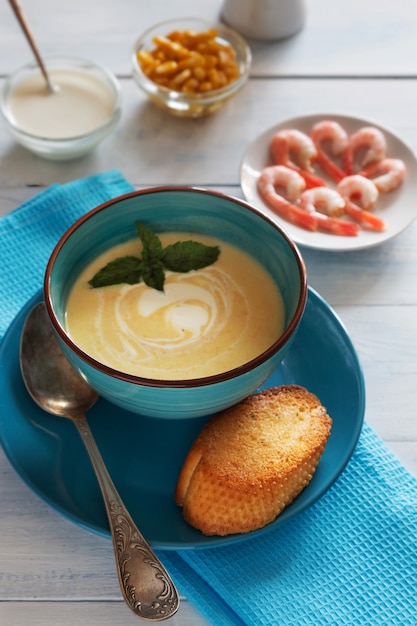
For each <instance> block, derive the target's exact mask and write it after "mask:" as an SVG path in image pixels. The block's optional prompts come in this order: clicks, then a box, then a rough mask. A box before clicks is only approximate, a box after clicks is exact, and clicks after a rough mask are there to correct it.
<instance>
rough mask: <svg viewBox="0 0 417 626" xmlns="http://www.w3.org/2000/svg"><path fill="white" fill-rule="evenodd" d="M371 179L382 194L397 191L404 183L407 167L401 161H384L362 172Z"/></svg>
mask: <svg viewBox="0 0 417 626" xmlns="http://www.w3.org/2000/svg"><path fill="white" fill-rule="evenodd" d="M360 174H362V176H366V178H371V179H372V180H373V182H374V184H375V186H376V188H377V189H378V191H380V192H381V193H386V192H388V191H393V190H394V189H397V188H398V187H399V186H400V185H401V184H402V183H403V181H404V178H405V174H406V167H405V163H404V161H402V160H401V159H383V160H382V161H378V162H377V163H374V164H373V165H371V166H369V167H368V168H366V169H365V170H362V172H360Z"/></svg>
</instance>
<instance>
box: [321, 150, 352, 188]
mask: <svg viewBox="0 0 417 626" xmlns="http://www.w3.org/2000/svg"><path fill="white" fill-rule="evenodd" d="M317 162H318V164H319V165H321V167H322V168H323V169H324V171H325V172H327V174H329V176H331V177H332V178H333V180H334V181H336V182H337V183H340V181H341V180H342V179H343V178H344V177H345V176H346V173H345V172H344V171H343V170H342V169H341V168H340V167H339V166H338V165H336V163H334V162H333V161H332V160H331V159H329V157H328V156H327V155H326V154H325V153H324V152H323V150H319V151H318V154H317Z"/></svg>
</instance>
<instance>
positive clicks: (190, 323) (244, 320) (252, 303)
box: [66, 233, 284, 380]
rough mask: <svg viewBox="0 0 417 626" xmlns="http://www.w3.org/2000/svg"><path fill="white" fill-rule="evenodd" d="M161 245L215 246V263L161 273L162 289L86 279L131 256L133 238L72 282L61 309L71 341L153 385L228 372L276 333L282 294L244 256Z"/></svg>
mask: <svg viewBox="0 0 417 626" xmlns="http://www.w3.org/2000/svg"><path fill="white" fill-rule="evenodd" d="M159 237H160V239H161V242H162V244H163V245H164V246H166V245H168V244H169V243H174V242H175V241H179V240H187V239H194V240H196V241H200V242H202V243H205V244H206V245H218V246H220V250H221V252H220V256H219V258H218V260H217V261H216V262H215V263H214V264H212V265H210V266H208V267H205V268H203V269H199V270H197V271H191V272H188V273H184V274H181V273H175V272H167V273H166V279H165V286H164V291H163V292H161V291H157V290H156V289H152V288H150V287H147V286H146V285H145V284H144V283H138V284H134V285H127V284H122V285H112V286H108V287H101V288H97V289H93V288H92V287H90V285H89V284H88V281H89V280H90V279H91V277H92V276H93V275H94V274H95V272H97V271H98V270H99V269H100V268H101V267H103V266H104V265H106V264H107V263H108V262H109V261H110V260H112V259H114V258H117V257H121V256H125V255H137V254H138V246H140V242H138V240H137V239H135V240H132V241H129V242H127V243H125V244H121V245H119V246H116V247H114V248H112V249H111V250H109V251H108V252H106V253H105V254H103V255H101V256H100V257H99V258H98V259H96V260H95V261H94V262H93V263H92V264H90V265H89V266H88V267H87V268H86V269H85V270H84V271H83V272H82V274H81V275H80V276H79V277H78V279H77V281H76V283H75V284H74V287H73V288H72V290H71V293H70V296H69V299H68V303H67V312H66V325H67V330H68V332H69V334H70V336H71V337H72V339H73V340H74V341H75V342H76V343H77V344H78V345H79V346H80V347H81V348H82V349H83V350H84V351H85V352H86V353H87V354H89V355H90V356H92V357H93V358H95V359H96V360H97V361H100V362H102V363H105V364H106V365H108V366H110V367H112V368H114V369H117V370H119V371H123V372H127V373H129V374H134V375H136V376H141V377H145V378H156V379H160V380H177V379H192V378H200V377H204V376H210V375H213V374H219V373H221V372H224V371H227V370H230V369H233V368H235V367H238V366H239V365H242V364H244V363H246V362H247V361H248V360H250V359H253V358H254V357H256V356H258V355H259V354H261V353H262V352H264V351H265V350H266V349H267V348H268V347H269V346H271V345H272V344H273V343H274V342H275V341H276V340H277V339H278V338H279V336H280V335H281V333H282V331H283V326H284V307H283V302H282V297H281V294H280V292H279V290H278V289H277V287H276V285H275V283H274V281H273V280H272V277H271V276H270V275H269V273H268V272H267V271H266V270H265V269H264V268H263V267H262V266H261V265H260V264H259V263H258V262H257V261H256V260H255V259H253V258H252V257H251V256H249V255H248V254H246V253H244V252H243V251H242V250H240V249H238V248H237V247H234V246H232V245H230V244H227V243H224V242H222V241H218V240H215V239H213V238H209V237H205V236H202V235H190V234H184V233H175V234H173V233H169V234H168V233H166V234H159Z"/></svg>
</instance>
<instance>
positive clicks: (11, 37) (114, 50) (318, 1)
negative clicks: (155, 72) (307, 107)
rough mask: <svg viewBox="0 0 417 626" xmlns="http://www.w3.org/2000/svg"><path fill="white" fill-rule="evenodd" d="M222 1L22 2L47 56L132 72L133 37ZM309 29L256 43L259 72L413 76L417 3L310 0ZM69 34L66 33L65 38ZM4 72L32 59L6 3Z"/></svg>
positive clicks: (2, 13) (0, 8)
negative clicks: (82, 59) (161, 22)
mask: <svg viewBox="0 0 417 626" xmlns="http://www.w3.org/2000/svg"><path fill="white" fill-rule="evenodd" d="M221 7H222V2H220V1H218V2H212V1H210V0H182V1H181V3H178V2H177V3H167V2H166V0H153V2H148V3H143V2H140V3H138V2H135V1H134V0H131V1H130V2H128V1H127V0H126V1H125V2H124V3H123V5H122V6H121V5H120V4H118V3H115V2H113V0H102V2H100V4H97V3H94V2H90V3H88V5H86V4H85V2H84V1H83V0H73V1H72V2H71V3H67V4H65V3H63V4H60V5H59V6H58V5H57V4H56V2H54V0H39V1H38V2H37V3H36V4H34V3H31V2H26V3H25V2H23V8H24V10H25V13H26V15H27V18H28V20H29V22H30V24H31V26H32V29H33V31H34V33H35V35H36V38H37V40H38V44H39V46H40V49H41V51H42V53H43V54H44V55H45V56H47V55H51V54H63V55H72V56H81V57H85V58H87V59H91V60H92V61H96V62H98V63H103V64H105V65H107V66H109V67H110V68H112V69H113V71H114V72H116V73H117V74H119V75H124V76H126V75H127V74H130V54H131V48H132V46H133V43H134V41H135V40H136V38H137V37H138V36H139V34H140V33H141V32H142V31H143V30H145V29H146V28H148V27H149V26H151V25H153V24H155V23H157V22H160V21H162V20H166V19H171V18H178V17H189V16H200V17H204V18H207V19H210V20H212V19H214V20H218V19H219V16H220V13H221ZM306 8H307V19H306V24H305V27H304V28H303V29H302V30H301V31H300V33H299V34H297V35H296V36H295V37H292V38H289V39H287V40H283V41H279V42H267V43H262V42H261V43H259V42H255V41H253V40H250V41H249V43H250V45H251V47H252V50H253V56H254V60H253V68H252V75H253V76H322V75H325V76H352V75H358V76H391V75H395V76H398V75H400V76H411V77H412V76H415V75H416V67H415V58H416V57H417V40H416V38H415V32H416V30H417V5H416V3H415V1H414V0H397V2H396V4H395V10H394V11H393V5H392V2H390V1H388V0H383V1H381V2H378V3H377V4H376V2H375V0H352V1H351V2H344V3H339V2H334V0H306ZM63 33H65V36H63ZM0 42H1V44H0V45H1V46H2V47H3V48H4V49H5V50H7V54H0V75H1V74H3V75H5V74H8V73H9V72H11V71H12V70H13V69H15V68H17V67H19V66H20V65H22V64H24V63H27V62H29V61H32V54H31V51H30V49H29V47H28V46H27V44H26V42H25V41H24V39H23V35H22V34H21V32H20V30H19V27H18V25H17V22H16V19H15V18H14V15H13V14H12V12H11V10H10V7H9V6H8V4H7V3H2V4H1V5H0Z"/></svg>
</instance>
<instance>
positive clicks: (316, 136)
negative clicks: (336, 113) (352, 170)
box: [311, 120, 349, 183]
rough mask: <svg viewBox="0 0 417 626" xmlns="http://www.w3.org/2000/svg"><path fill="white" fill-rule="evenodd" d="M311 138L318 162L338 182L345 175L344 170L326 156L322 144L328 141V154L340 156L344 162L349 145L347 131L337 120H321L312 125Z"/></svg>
mask: <svg viewBox="0 0 417 626" xmlns="http://www.w3.org/2000/svg"><path fill="white" fill-rule="evenodd" d="M311 138H312V140H313V142H314V145H315V146H316V148H317V161H318V163H319V164H320V165H321V167H322V168H323V169H324V171H325V172H327V174H329V176H331V177H332V178H333V180H335V181H336V182H337V183H338V182H340V181H341V180H342V178H344V177H345V176H346V172H345V171H344V170H343V169H342V168H341V167H339V166H338V165H337V164H336V163H335V161H334V160H332V159H331V158H330V157H329V156H328V154H327V153H326V152H325V151H324V148H323V144H325V143H328V144H329V151H330V154H331V155H332V156H333V157H335V158H337V157H341V158H342V161H343V163H344V162H345V160H346V155H347V150H348V147H349V137H348V134H347V132H346V131H345V129H344V128H343V127H342V126H341V125H340V124H338V123H337V122H332V121H329V120H323V121H322V122H319V123H318V124H315V126H313V129H312V131H311Z"/></svg>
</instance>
